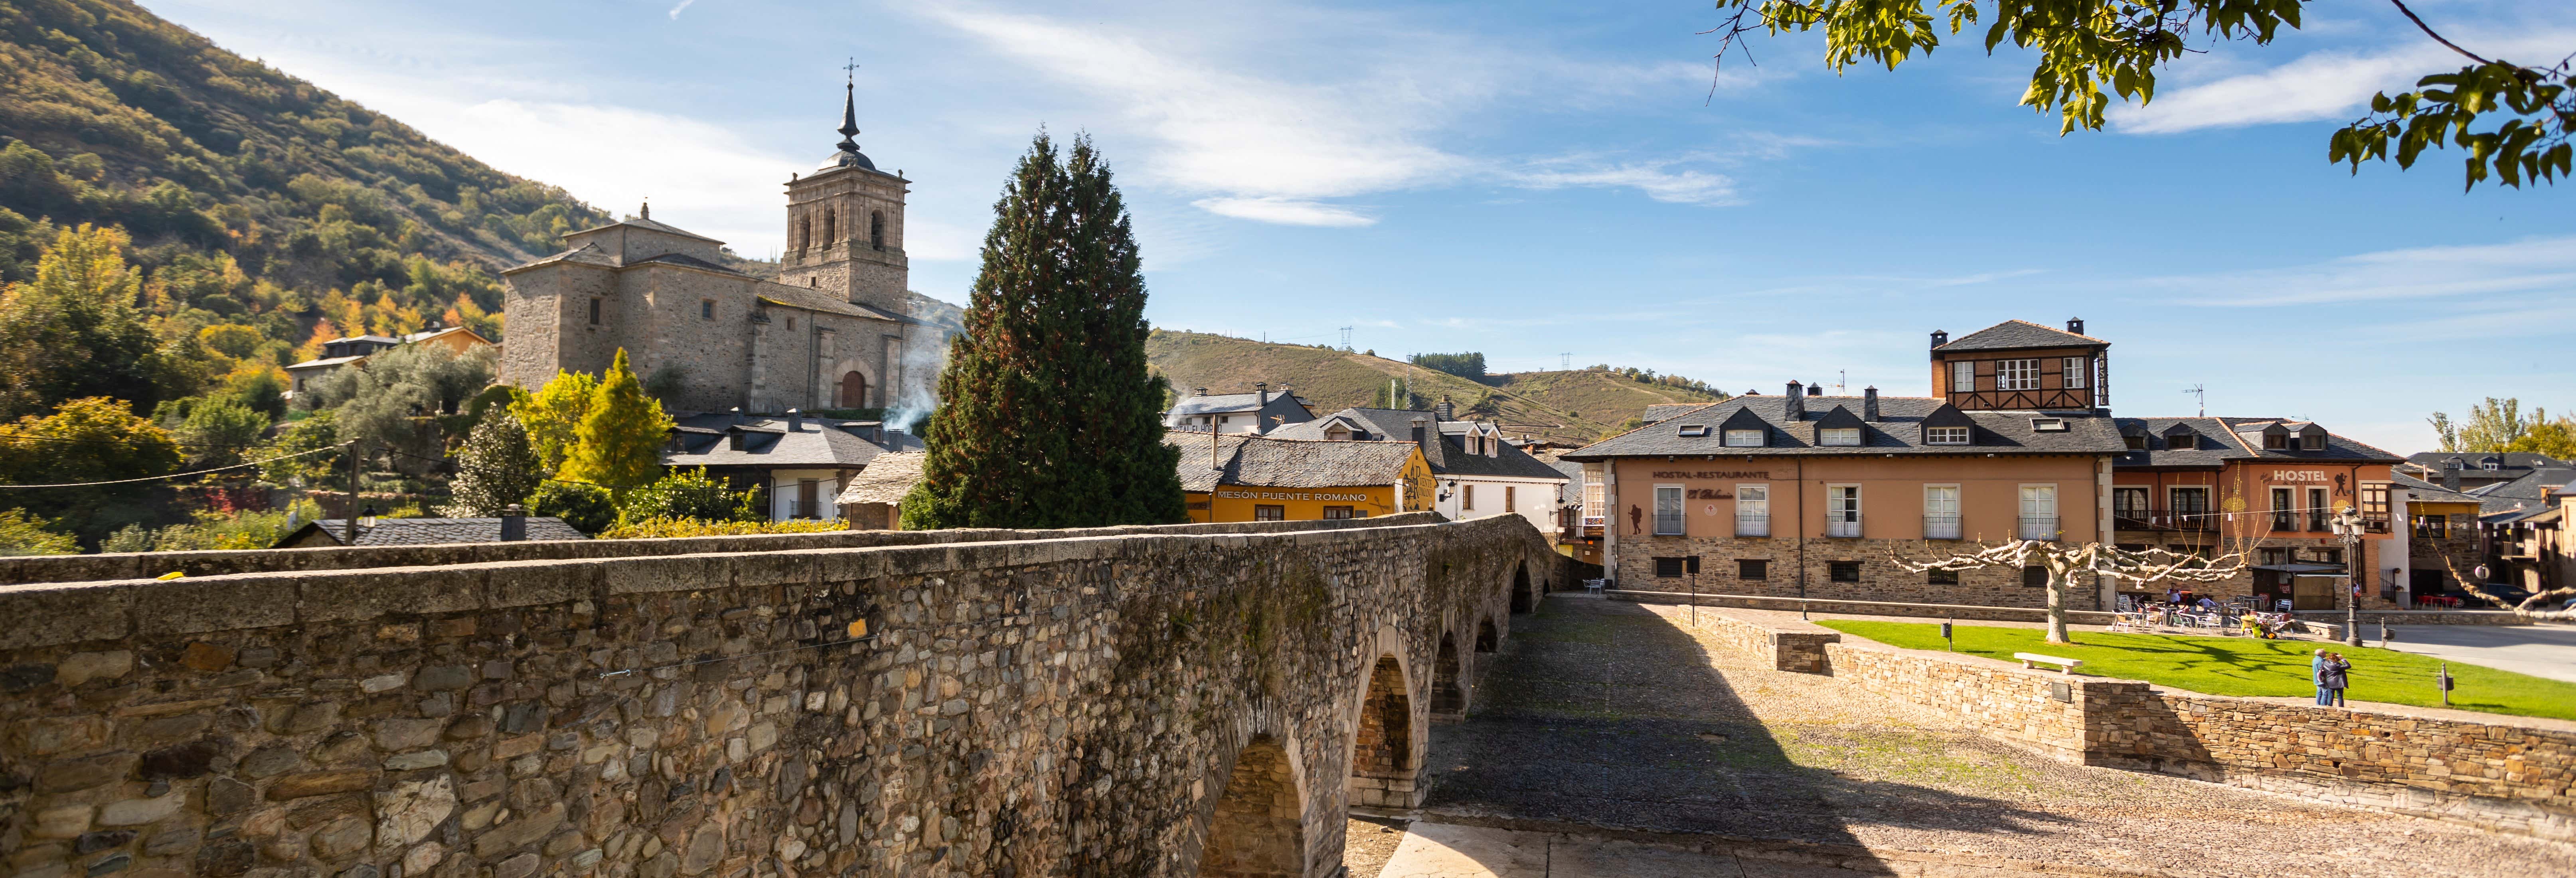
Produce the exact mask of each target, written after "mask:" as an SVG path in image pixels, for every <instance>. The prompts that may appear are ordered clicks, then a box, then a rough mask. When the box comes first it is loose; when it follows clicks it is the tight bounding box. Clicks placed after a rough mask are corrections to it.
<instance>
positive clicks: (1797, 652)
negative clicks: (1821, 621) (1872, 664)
mask: <svg viewBox="0 0 2576 878" xmlns="http://www.w3.org/2000/svg"><path fill="white" fill-rule="evenodd" d="M1650 603H1651V602H1650ZM1699 627H1700V629H1701V630H1704V631H1707V632H1709V633H1710V634H1712V635H1715V636H1716V637H1717V639H1718V640H1719V641H1720V642H1723V643H1724V644H1726V646H1727V647H1728V648H1730V649H1733V650H1735V651H1736V652H1740V653H1745V654H1748V655H1752V656H1754V657H1755V658H1756V660H1758V661H1760V662H1762V663H1763V664H1765V665H1768V666H1769V667H1770V668H1771V669H1772V670H1775V671H1795V672H1797V673H1801V674H1823V673H1829V672H1830V669H1829V668H1828V667H1827V666H1826V659H1825V648H1826V647H1827V646H1828V645H1830V644H1833V643H1835V642H1837V641H1840V640H1842V634H1841V633H1840V632H1836V631H1804V630H1799V631H1792V630H1788V629H1784V628H1779V627H1775V626H1770V625H1763V624H1760V623H1757V622H1753V621H1750V620H1746V619H1739V618H1736V617H1734V616H1730V615H1727V614H1724V613H1704V614H1701V615H1700V617H1699ZM1803 627H1808V628H1812V627H1814V626H1803Z"/></svg>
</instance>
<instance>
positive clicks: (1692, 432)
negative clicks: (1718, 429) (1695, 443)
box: [1682, 424, 1708, 436]
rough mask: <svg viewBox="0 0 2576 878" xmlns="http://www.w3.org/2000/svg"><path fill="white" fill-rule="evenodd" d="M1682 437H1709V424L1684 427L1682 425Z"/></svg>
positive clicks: (1685, 425)
mask: <svg viewBox="0 0 2576 878" xmlns="http://www.w3.org/2000/svg"><path fill="white" fill-rule="evenodd" d="M1682 435H1684V436H1706V435H1708V425H1707V424H1683V425H1682Z"/></svg>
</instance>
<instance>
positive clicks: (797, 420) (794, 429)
mask: <svg viewBox="0 0 2576 878" xmlns="http://www.w3.org/2000/svg"><path fill="white" fill-rule="evenodd" d="M804 430H805V410H804V409H788V410H787V432H790V433H799V432H803V431H804Z"/></svg>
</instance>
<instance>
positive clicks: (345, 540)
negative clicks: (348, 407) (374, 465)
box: [340, 439, 358, 546]
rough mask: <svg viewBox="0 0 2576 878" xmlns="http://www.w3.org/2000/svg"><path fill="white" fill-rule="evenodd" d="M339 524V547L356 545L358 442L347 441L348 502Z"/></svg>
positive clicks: (354, 440)
mask: <svg viewBox="0 0 2576 878" xmlns="http://www.w3.org/2000/svg"><path fill="white" fill-rule="evenodd" d="M341 511H342V512H344V513H347V514H346V515H345V516H344V517H343V519H342V521H341V522H340V534H341V540H340V545H343V546H354V545H357V544H358V440H356V439H351V440H349V502H348V508H346V509H343V510H341Z"/></svg>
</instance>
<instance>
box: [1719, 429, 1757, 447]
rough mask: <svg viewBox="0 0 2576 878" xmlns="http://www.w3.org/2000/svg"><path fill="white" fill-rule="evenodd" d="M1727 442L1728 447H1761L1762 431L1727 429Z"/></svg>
mask: <svg viewBox="0 0 2576 878" xmlns="http://www.w3.org/2000/svg"><path fill="white" fill-rule="evenodd" d="M1725 442H1726V447H1728V448H1760V447H1762V431H1761V430H1758V429H1757V430H1728V431H1726V439H1725Z"/></svg>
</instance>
